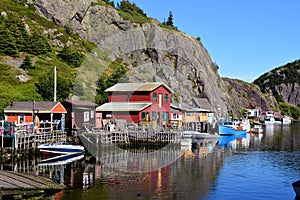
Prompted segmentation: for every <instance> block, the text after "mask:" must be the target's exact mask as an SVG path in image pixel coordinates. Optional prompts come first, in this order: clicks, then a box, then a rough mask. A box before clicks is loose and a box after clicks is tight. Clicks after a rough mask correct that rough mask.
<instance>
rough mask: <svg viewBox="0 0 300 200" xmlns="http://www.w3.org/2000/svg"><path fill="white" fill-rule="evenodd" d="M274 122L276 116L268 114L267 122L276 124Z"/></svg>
mask: <svg viewBox="0 0 300 200" xmlns="http://www.w3.org/2000/svg"><path fill="white" fill-rule="evenodd" d="M274 123H275V118H274V116H266V117H265V124H274Z"/></svg>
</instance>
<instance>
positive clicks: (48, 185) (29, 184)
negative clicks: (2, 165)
mask: <svg viewBox="0 0 300 200" xmlns="http://www.w3.org/2000/svg"><path fill="white" fill-rule="evenodd" d="M64 188H65V187H64V186H63V185H59V184H57V183H55V182H53V181H52V180H51V179H48V178H45V177H41V176H34V175H32V174H24V173H19V172H10V171H4V170H0V199H2V198H3V199H5V198H7V197H12V196H17V197H18V198H21V199H23V198H26V197H28V195H30V196H35V195H37V194H40V195H41V194H44V193H53V192H56V191H60V190H63V189H64Z"/></svg>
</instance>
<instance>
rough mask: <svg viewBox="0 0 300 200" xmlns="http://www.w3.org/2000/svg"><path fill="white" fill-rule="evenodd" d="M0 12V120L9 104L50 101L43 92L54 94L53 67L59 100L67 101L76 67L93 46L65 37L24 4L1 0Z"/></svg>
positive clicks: (69, 36) (70, 34)
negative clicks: (55, 70)
mask: <svg viewBox="0 0 300 200" xmlns="http://www.w3.org/2000/svg"><path fill="white" fill-rule="evenodd" d="M26 2H27V1H26ZM0 12H1V15H0V41H1V42H0V71H1V73H0V94H1V95H0V102H1V104H0V118H1V116H2V117H3V110H4V108H5V107H6V106H7V105H8V104H9V102H10V101H11V100H19V101H32V100H36V101H42V100H53V92H52V93H51V92H48V93H47V92H45V91H43V90H50V91H51V89H52V91H53V81H52V83H51V82H49V81H50V78H49V77H51V74H52V77H53V69H54V66H57V74H58V77H57V82H58V84H60V89H58V94H57V96H58V98H59V99H58V100H62V99H65V98H67V97H68V96H69V94H70V92H71V91H72V86H73V85H74V80H75V77H76V67H78V66H79V65H80V64H81V62H82V60H83V59H84V57H85V56H84V55H85V54H86V53H87V52H89V51H90V50H91V49H92V48H94V47H95V45H94V44H92V43H90V42H88V41H84V40H82V39H80V38H79V37H78V35H76V34H72V33H71V32H70V33H69V34H68V33H67V32H66V31H65V30H64V29H63V28H61V27H58V26H56V25H55V24H54V23H53V22H52V21H49V20H47V19H45V18H43V17H41V16H40V15H38V14H37V13H36V12H35V9H34V7H33V6H32V5H25V1H15V0H2V1H1V7H0ZM58 43H62V44H63V46H61V45H58ZM67 43H68V44H70V46H69V47H66V44H67ZM22 60H23V61H22ZM21 79H26V80H22V81H21ZM62 86H65V87H64V88H62ZM66 86H68V88H69V89H66Z"/></svg>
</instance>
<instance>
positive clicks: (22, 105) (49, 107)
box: [4, 101, 65, 113]
mask: <svg viewBox="0 0 300 200" xmlns="http://www.w3.org/2000/svg"><path fill="white" fill-rule="evenodd" d="M57 104H60V103H59V102H52V101H41V102H38V101H36V102H34V101H12V102H11V104H10V105H9V106H7V107H6V108H5V109H4V113H32V111H33V108H35V109H37V110H38V111H39V113H51V112H53V109H54V108H55V106H56V105H57ZM61 106H62V105H61ZM62 107H63V106H62ZM64 112H65V110H64ZM60 113H61V112H60Z"/></svg>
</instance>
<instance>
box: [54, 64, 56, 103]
mask: <svg viewBox="0 0 300 200" xmlns="http://www.w3.org/2000/svg"><path fill="white" fill-rule="evenodd" d="M54 102H56V66H54Z"/></svg>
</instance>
